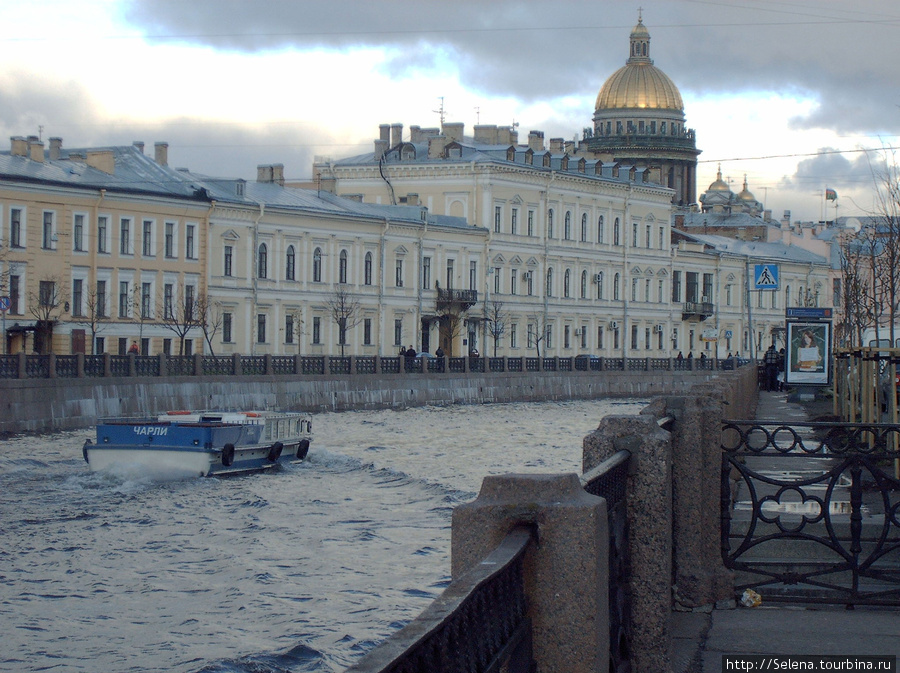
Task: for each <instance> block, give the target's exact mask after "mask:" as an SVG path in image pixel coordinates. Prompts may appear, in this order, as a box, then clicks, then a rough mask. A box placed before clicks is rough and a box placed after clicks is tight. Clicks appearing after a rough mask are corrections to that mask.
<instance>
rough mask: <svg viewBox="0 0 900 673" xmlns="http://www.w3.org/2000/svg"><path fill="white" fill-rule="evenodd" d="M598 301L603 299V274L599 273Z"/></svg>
mask: <svg viewBox="0 0 900 673" xmlns="http://www.w3.org/2000/svg"><path fill="white" fill-rule="evenodd" d="M596 278H597V299H603V272H602V271H600V272H599V273H597V276H596Z"/></svg>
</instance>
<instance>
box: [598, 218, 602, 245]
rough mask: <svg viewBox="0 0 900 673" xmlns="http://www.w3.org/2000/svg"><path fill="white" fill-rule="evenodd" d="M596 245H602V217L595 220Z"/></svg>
mask: <svg viewBox="0 0 900 673" xmlns="http://www.w3.org/2000/svg"><path fill="white" fill-rule="evenodd" d="M597 243H603V215H601V216H600V217H599V218H597Z"/></svg>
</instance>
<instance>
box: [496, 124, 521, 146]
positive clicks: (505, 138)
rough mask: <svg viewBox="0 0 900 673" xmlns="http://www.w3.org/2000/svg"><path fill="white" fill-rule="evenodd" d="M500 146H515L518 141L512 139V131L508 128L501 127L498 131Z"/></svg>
mask: <svg viewBox="0 0 900 673" xmlns="http://www.w3.org/2000/svg"><path fill="white" fill-rule="evenodd" d="M497 144H498V145H515V144H516V141H515V140H514V139H513V137H512V131H511V130H510V128H509V127H508V126H501V127H500V128H498V129H497Z"/></svg>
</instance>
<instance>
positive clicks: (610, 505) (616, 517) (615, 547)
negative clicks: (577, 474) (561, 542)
mask: <svg viewBox="0 0 900 673" xmlns="http://www.w3.org/2000/svg"><path fill="white" fill-rule="evenodd" d="M630 458H631V452H630V451H619V452H618V453H616V454H615V455H613V456H611V457H610V458H608V459H607V460H605V461H603V462H602V463H600V464H599V465H598V466H597V467H595V468H594V469H592V470H590V471H589V472H586V473H585V474H583V475H582V476H581V485H582V486H583V487H584V490H585V491H587V492H588V493H590V494H592V495H597V496H600V497H602V498H606V516H607V520H608V526H609V659H610V662H609V671H610V673H630V671H631V661H630V654H629V653H630V652H631V632H630V629H629V624H630V622H631V614H630V613H631V592H630V590H629V584H628V580H629V577H630V576H631V565H630V556H629V553H628V516H627V512H626V506H627V501H626V494H627V483H628V462H629V459H630Z"/></svg>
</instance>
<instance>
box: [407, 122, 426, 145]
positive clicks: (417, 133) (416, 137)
mask: <svg viewBox="0 0 900 673" xmlns="http://www.w3.org/2000/svg"><path fill="white" fill-rule="evenodd" d="M423 140H424V138H423V137H422V129H421V127H419V126H417V125H415V124H414V125H412V126H410V127H409V142H411V143H420V142H422V141H423Z"/></svg>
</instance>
